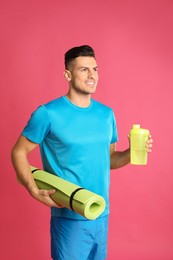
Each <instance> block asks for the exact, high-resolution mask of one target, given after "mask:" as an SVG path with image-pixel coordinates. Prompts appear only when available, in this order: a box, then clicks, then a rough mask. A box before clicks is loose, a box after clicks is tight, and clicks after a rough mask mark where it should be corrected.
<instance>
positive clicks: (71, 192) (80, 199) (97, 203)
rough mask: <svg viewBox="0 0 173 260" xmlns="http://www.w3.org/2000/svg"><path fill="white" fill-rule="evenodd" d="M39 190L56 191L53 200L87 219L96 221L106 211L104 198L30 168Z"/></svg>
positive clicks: (52, 196)
mask: <svg viewBox="0 0 173 260" xmlns="http://www.w3.org/2000/svg"><path fill="white" fill-rule="evenodd" d="M30 168H31V171H32V173H33V178H34V180H35V182H36V184H37V186H38V188H39V189H45V190H50V189H55V190H56V192H55V193H54V194H52V195H51V198H52V199H53V200H54V201H55V202H56V203H59V204H60V205H62V206H64V207H66V208H68V209H71V210H73V211H75V212H77V213H78V214H80V215H82V216H83V217H85V218H87V219H96V218H97V217H99V216H100V215H101V213H102V212H103V211H104V209H105V206H106V204H105V200H104V198H103V197H101V196H99V195H97V194H95V193H93V192H91V191H89V190H86V189H84V188H82V187H79V186H78V185H76V184H73V183H71V182H69V181H66V180H63V179H62V178H59V177H57V176H55V175H53V174H50V173H48V172H46V171H43V170H40V169H37V168H35V167H33V166H31V167H30Z"/></svg>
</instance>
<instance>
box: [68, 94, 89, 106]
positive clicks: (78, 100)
mask: <svg viewBox="0 0 173 260" xmlns="http://www.w3.org/2000/svg"><path fill="white" fill-rule="evenodd" d="M66 97H67V98H68V99H69V100H70V101H71V102H72V103H73V104H74V105H76V106H78V107H83V108H86V107H89V106H90V103H91V100H90V98H91V95H90V94H75V93H71V92H70V91H69V92H68V93H67V95H66Z"/></svg>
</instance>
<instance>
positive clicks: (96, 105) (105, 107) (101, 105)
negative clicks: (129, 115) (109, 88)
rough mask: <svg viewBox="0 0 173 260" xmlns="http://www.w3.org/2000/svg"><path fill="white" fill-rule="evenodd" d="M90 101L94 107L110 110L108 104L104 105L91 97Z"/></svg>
mask: <svg viewBox="0 0 173 260" xmlns="http://www.w3.org/2000/svg"><path fill="white" fill-rule="evenodd" d="M92 102H93V104H94V106H95V107H98V108H100V109H103V110H107V111H112V108H111V107H109V106H108V105H106V104H104V103H102V102H100V101H98V100H95V99H92Z"/></svg>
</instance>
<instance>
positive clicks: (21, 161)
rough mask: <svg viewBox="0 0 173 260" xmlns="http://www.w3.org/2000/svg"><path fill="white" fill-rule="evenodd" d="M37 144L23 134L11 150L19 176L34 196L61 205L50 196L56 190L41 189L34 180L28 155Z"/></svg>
mask: <svg viewBox="0 0 173 260" xmlns="http://www.w3.org/2000/svg"><path fill="white" fill-rule="evenodd" d="M36 146H37V144H36V143H33V142H31V141H30V140H28V139H27V138H26V137H24V136H23V135H21V136H20V137H19V139H18V141H17V142H16V144H15V145H14V147H13V149H12V152H11V158H12V163H13V166H14V169H15V171H16V174H17V177H18V179H19V181H20V182H21V183H22V184H23V185H24V186H25V188H26V189H27V190H28V192H29V193H30V195H31V196H32V197H34V198H35V199H37V200H38V201H40V202H42V203H43V204H45V205H47V206H48V207H61V206H60V205H58V204H56V203H55V202H54V201H53V200H52V199H51V197H50V195H51V194H53V193H55V190H39V189H38V187H37V185H36V183H35V181H34V178H33V176H32V173H31V170H30V167H29V162H28V158H27V157H28V154H29V153H30V152H31V151H33V150H34V149H35V148H36Z"/></svg>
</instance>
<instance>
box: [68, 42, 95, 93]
mask: <svg viewBox="0 0 173 260" xmlns="http://www.w3.org/2000/svg"><path fill="white" fill-rule="evenodd" d="M97 70H98V68H97V63H96V60H95V53H94V50H93V49H92V48H91V47H90V46H88V45H83V46H79V47H74V48H72V49H70V50H69V51H67V52H66V53H65V72H64V76H65V78H66V80H67V81H68V82H69V87H70V90H71V91H73V93H74V92H75V93H80V94H93V93H94V92H95V90H96V86H97V82H98V71H97Z"/></svg>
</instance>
